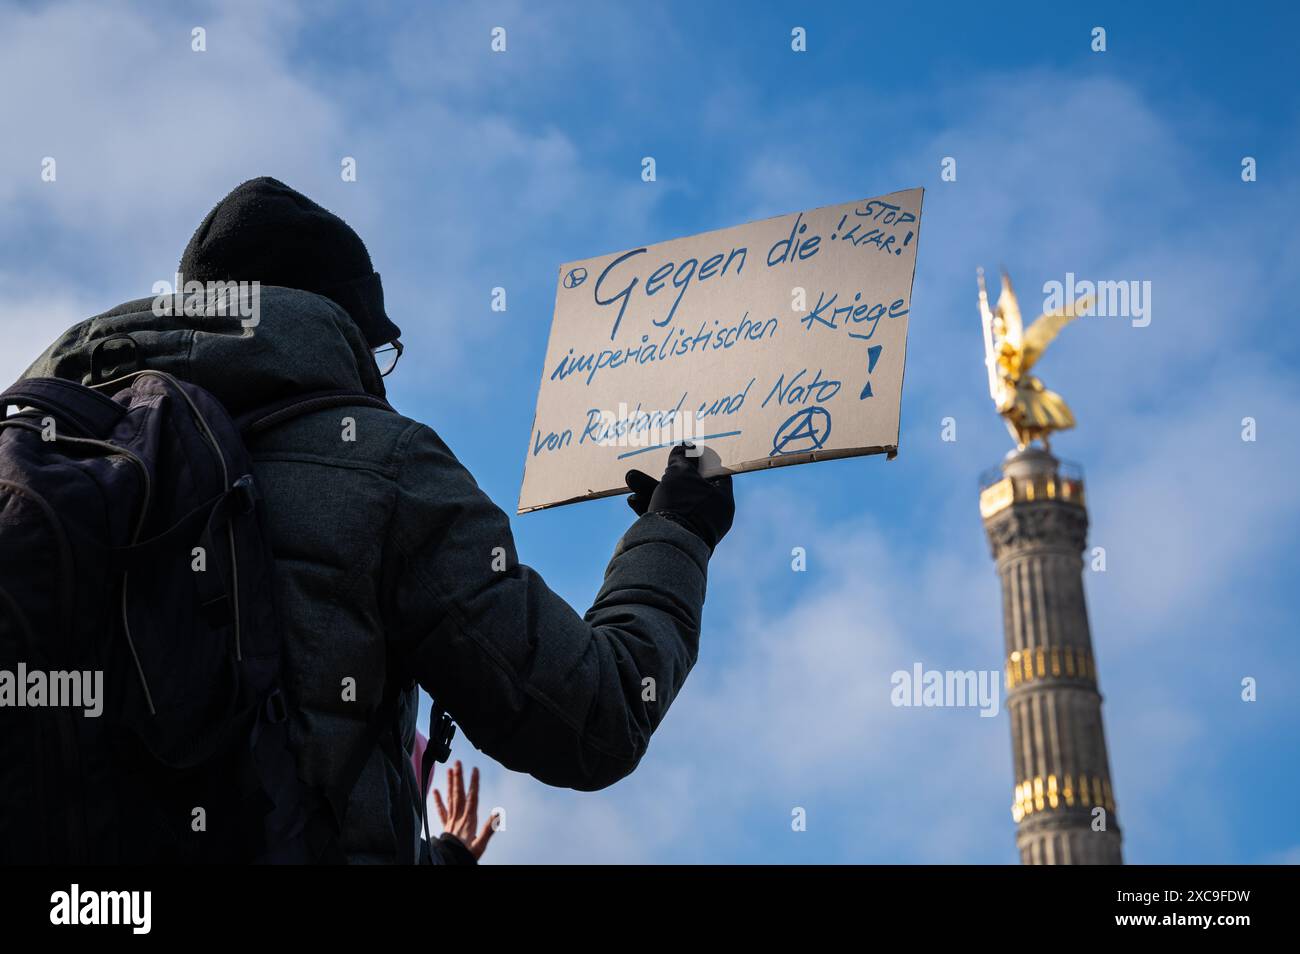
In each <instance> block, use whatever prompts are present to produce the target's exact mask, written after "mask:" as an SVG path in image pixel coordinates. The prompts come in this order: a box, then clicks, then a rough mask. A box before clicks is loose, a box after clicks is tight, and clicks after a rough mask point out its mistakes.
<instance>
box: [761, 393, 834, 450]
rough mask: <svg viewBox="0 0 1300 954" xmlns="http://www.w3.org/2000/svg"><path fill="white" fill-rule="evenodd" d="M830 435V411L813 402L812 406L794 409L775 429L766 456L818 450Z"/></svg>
mask: <svg viewBox="0 0 1300 954" xmlns="http://www.w3.org/2000/svg"><path fill="white" fill-rule="evenodd" d="M830 436H831V415H830V412H829V411H827V410H826V408H824V407H821V406H820V405H816V404H814V405H813V406H812V407H806V408H803V409H802V410H799V411H795V412H794V414H792V415H790V417H789V418H788V419H787V420H786V422H785V423H784V424H782V425H781V426H780V427H778V428H777V429H776V436H775V437H773V438H772V453H770V454H768V455H767V456H768V457H776V456H778V455H781V454H803V453H807V452H808V451H814V450H819V449H820V448H821V447H822V446H823V445H824V444H825V443H826V439H827V438H828V437H830ZM791 445H793V446H791Z"/></svg>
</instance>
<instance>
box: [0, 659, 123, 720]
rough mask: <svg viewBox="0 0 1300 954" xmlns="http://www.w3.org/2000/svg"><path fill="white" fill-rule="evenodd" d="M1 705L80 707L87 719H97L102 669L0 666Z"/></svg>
mask: <svg viewBox="0 0 1300 954" xmlns="http://www.w3.org/2000/svg"><path fill="white" fill-rule="evenodd" d="M0 707H11V708H15V709H24V708H45V707H48V708H52V709H81V710H83V711H84V713H85V715H86V718H88V719H96V718H98V717H99V716H100V715H101V714H102V713H103V711H104V673H103V671H102V670H98V669H96V670H90V669H87V670H84V671H82V670H76V669H74V670H72V671H70V672H69V671H64V670H56V671H54V672H46V671H45V670H42V669H28V668H27V664H26V663H23V662H20V663H19V664H18V667H17V669H14V670H10V669H0Z"/></svg>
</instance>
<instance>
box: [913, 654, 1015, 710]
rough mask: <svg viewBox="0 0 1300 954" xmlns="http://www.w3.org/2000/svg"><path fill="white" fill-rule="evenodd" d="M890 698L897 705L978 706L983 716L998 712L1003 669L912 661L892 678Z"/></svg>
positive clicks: (933, 706) (958, 707) (934, 706)
mask: <svg viewBox="0 0 1300 954" xmlns="http://www.w3.org/2000/svg"><path fill="white" fill-rule="evenodd" d="M889 683H890V685H891V686H893V689H891V690H890V693H889V701H890V702H891V703H892V704H893V705H895V706H898V707H903V708H910V707H912V706H917V707H925V708H954V709H960V708H971V709H974V708H978V709H979V710H980V718H981V719H990V718H992V717H993V716H995V715H997V714H998V707H999V700H1000V698H1001V694H1002V671H1001V670H1000V669H979V670H975V669H967V670H960V669H942V670H941V669H926V668H925V667H923V666H922V665H921V664H920V663H913V664H912V668H911V670H910V671H909V670H906V669H899V670H897V671H896V672H895V673H894V674H893V675H892V676H890V677H889Z"/></svg>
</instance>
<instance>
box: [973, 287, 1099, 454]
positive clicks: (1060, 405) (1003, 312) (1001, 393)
mask: <svg viewBox="0 0 1300 954" xmlns="http://www.w3.org/2000/svg"><path fill="white" fill-rule="evenodd" d="M978 276H979V286H980V316H981V318H982V319H983V321H984V363H985V364H986V365H987V366H988V372H989V394H990V395H991V396H992V397H993V403H994V404H996V405H997V408H998V413H999V414H1001V415H1002V417H1003V418H1005V420H1006V422H1007V430H1009V431H1010V432H1011V436H1012V437H1014V438H1015V441H1016V446H1017V447H1018V448H1020V450H1024V449H1025V448H1026V447H1027V446H1029V442H1030V441H1032V440H1034V439H1035V438H1038V439H1039V440H1041V441H1042V442H1043V446H1044V447H1045V448H1047V449H1048V450H1049V451H1050V450H1051V443H1050V437H1051V434H1052V432H1053V431H1064V430H1068V429H1069V428H1071V427H1074V415H1073V414H1072V413H1070V408H1069V406H1068V405H1067V404H1066V403H1065V401H1064V400H1063V399H1062V398H1061V396H1060V395H1059V394H1056V393H1055V392H1053V391H1049V390H1047V388H1045V387H1043V382H1042V381H1040V380H1038V378H1036V377H1034V376H1033V375H1032V374H1030V373H1029V369H1030V368H1032V367H1033V366H1034V365H1035V364H1036V363H1037V362H1038V359H1039V358H1041V357H1042V356H1043V352H1044V351H1046V350H1047V346H1048V345H1050V344H1051V343H1052V341H1053V339H1055V338H1056V336H1057V334H1059V333H1060V331H1061V329H1062V328H1064V327H1065V326H1066V325H1068V324H1069V323H1070V322H1071V321H1073V320H1074V319H1075V318H1076V317H1078V316H1079V315H1080V314H1082V313H1083V312H1085V311H1087V310H1088V308H1089V307H1090V306H1091V305H1092V296H1091V295H1085V296H1084V297H1082V298H1080V299H1079V300H1078V301H1076V302H1075V303H1074V304H1072V305H1065V306H1064V307H1061V308H1057V309H1056V310H1054V311H1049V312H1048V313H1047V314H1045V315H1039V316H1038V318H1037V320H1035V321H1034V323H1033V324H1032V325H1030V326H1029V328H1028V330H1026V329H1025V328H1024V324H1023V323H1022V322H1021V320H1020V305H1019V303H1018V302H1017V301H1016V293H1015V292H1014V291H1013V290H1012V289H1011V279H1010V278H1009V277H1008V276H1007V273H1006V271H1005V270H1004V271H1003V272H1002V294H1001V295H999V296H998V303H997V307H996V308H995V309H994V310H993V311H990V310H989V296H988V293H987V292H986V291H985V290H984V269H982V268H981V269H979V272H978Z"/></svg>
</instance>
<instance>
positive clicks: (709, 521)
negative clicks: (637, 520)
mask: <svg viewBox="0 0 1300 954" xmlns="http://www.w3.org/2000/svg"><path fill="white" fill-rule="evenodd" d="M686 446H687V445H686V444H678V445H677V446H676V447H674V448H673V449H672V451H671V452H670V453H669V454H668V466H667V467H666V468H665V469H664V476H663V479H662V480H655V479H654V478H653V477H651V476H650V475H649V474H646V473H643V472H642V471H639V470H629V471H628V472H627V475H626V476H625V477H624V478H623V479H624V480H626V481H627V485H628V487H629V488H630V489H631V491H632V495H631V496H630V497H628V498H627V505H628V506H629V507H631V508H632V510H633V511H635V512H636V514H637V516H641V515H643V514H645V513H647V512H648V513H657V514H659V515H660V516H663V517H667V518H668V519H669V520H674V521H676V522H677V523H680V524H681V525H682V526H684V527H686V528H687V529H688V530H690V531H692V532H693V533H694V534H695V535H696V536H698V537H699V538H700V539H701V540H703V541H704V542H705V543H706V544H708V547H709V549H710V550H712V549H713V548H714V547H716V546H717V545H718V541H719V540H721V539H722V538H723V537H724V536H726V534H727V531H728V530H730V529H731V521H732V520H733V519H734V518H735V516H736V500H735V498H734V497H733V496H732V494H731V475H730V474H726V475H724V476H722V477H711V478H705V477H701V476H700V458H699V456H698V455H697V456H695V457H692V456H690V455H689V454H687V453H686Z"/></svg>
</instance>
